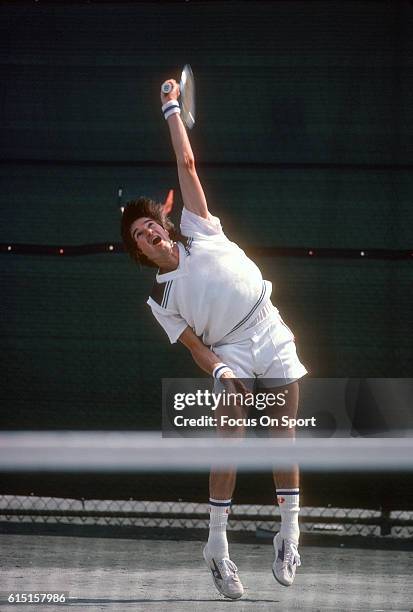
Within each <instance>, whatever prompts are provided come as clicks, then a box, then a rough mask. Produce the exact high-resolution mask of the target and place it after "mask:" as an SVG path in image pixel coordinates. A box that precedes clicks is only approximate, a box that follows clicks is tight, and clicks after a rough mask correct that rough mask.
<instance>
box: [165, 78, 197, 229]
mask: <svg viewBox="0 0 413 612" xmlns="http://www.w3.org/2000/svg"><path fill="white" fill-rule="evenodd" d="M167 83H170V84H171V85H172V90H171V91H170V92H169V93H168V94H164V93H162V91H161V101H162V105H163V104H166V102H168V101H170V100H177V99H178V97H179V85H178V83H177V82H176V81H174V80H173V79H168V81H167ZM167 121H168V127H169V131H170V134H171V140H172V146H173V148H174V151H175V155H176V162H177V166H178V178H179V185H180V188H181V193H182V199H183V202H184V206H185V208H187V209H188V210H190V211H191V212H193V213H195V214H196V215H199V216H200V217H203V218H204V219H207V218H208V206H207V201H206V198H205V194H204V190H203V189H202V185H201V182H200V180H199V178H198V174H197V172H196V168H195V158H194V154H193V152H192V148H191V143H190V142H189V138H188V133H187V131H186V129H185V126H184V124H183V122H182V119H181V117H180V116H179V114H178V113H174V114H172V115H170V116H169V117H168V119H167Z"/></svg>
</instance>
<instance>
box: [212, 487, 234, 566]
mask: <svg viewBox="0 0 413 612" xmlns="http://www.w3.org/2000/svg"><path fill="white" fill-rule="evenodd" d="M230 507H231V500H230V499H211V498H210V500H209V537H208V552H209V554H210V555H211V557H214V558H215V559H229V554H228V540H227V523H228V515H229V510H230Z"/></svg>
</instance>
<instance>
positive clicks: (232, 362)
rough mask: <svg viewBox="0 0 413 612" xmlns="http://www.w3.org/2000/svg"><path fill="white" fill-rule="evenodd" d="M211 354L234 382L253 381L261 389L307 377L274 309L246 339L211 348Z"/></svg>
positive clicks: (290, 336)
mask: <svg viewBox="0 0 413 612" xmlns="http://www.w3.org/2000/svg"><path fill="white" fill-rule="evenodd" d="M213 351H214V353H215V354H216V355H217V356H218V357H219V358H220V359H221V361H222V362H223V363H225V364H227V365H228V366H229V367H230V368H231V370H232V371H233V372H234V374H235V376H236V377H237V378H248V379H255V381H256V384H257V383H258V386H259V387H261V388H274V387H279V386H282V385H285V384H290V383H292V382H294V381H295V380H298V379H299V378H301V377H302V376H304V375H305V374H307V370H306V368H305V367H304V365H303V364H302V363H301V361H300V360H299V358H298V355H297V349H296V346H295V341H294V334H293V333H292V331H291V330H290V329H289V327H287V325H286V324H285V323H284V321H283V320H282V318H281V316H280V314H279V312H278V310H277V309H276V308H275V307H272V309H271V311H270V313H269V314H268V315H267V316H266V318H265V319H264V320H263V321H260V322H259V323H258V324H257V325H256V326H254V327H253V328H252V329H251V330H250V336H249V337H248V338H247V339H243V340H240V341H238V342H231V343H227V344H225V343H223V344H217V345H214V346H213Z"/></svg>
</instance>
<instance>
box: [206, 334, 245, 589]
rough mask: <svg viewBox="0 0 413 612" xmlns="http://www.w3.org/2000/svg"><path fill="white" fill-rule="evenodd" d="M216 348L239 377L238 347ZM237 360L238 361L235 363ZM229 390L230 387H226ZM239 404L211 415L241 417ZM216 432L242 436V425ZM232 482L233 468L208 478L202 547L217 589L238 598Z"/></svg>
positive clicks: (214, 472) (221, 388)
mask: <svg viewBox="0 0 413 612" xmlns="http://www.w3.org/2000/svg"><path fill="white" fill-rule="evenodd" d="M227 348H228V347H219V348H217V349H216V350H215V352H216V354H217V355H218V356H219V357H220V358H221V359H222V361H223V363H226V364H227V365H228V366H229V367H230V368H231V369H232V370H233V372H234V373H235V374H236V375H237V376H240V378H241V377H244V376H245V372H244V371H243V370H241V369H240V367H239V365H238V362H239V361H241V360H242V354H240V351H239V347H237V346H232V347H231V348H230V350H227ZM237 360H238V362H237ZM224 390H225V391H227V392H228V389H225V387H224V386H223V384H222V385H221V383H216V386H215V392H216V393H218V392H222V391H224ZM229 391H232V389H229ZM240 410H242V409H240V407H239V406H237V405H233V406H229V405H225V406H224V405H223V404H222V403H221V405H220V406H219V407H218V409H217V411H216V413H215V416H216V418H217V420H218V422H220V420H221V415H225V416H228V417H235V416H241V412H240ZM216 433H217V435H218V436H220V437H233V436H236V437H242V436H243V435H244V427H243V426H239V427H236V428H234V427H229V426H225V425H223V426H218V428H217V432H216ZM235 482H236V467H235V466H234V467H233V468H227V469H225V470H223V469H220V468H219V467H214V468H213V469H212V470H211V472H210V477H209V513H210V521H209V536H208V542H207V544H206V546H205V548H204V559H205V561H206V563H207V565H208V567H209V568H210V570H211V572H212V578H213V581H214V584H215V586H216V587H217V589H218V591H219V592H220V593H222V594H223V595H225V596H226V597H229V598H231V599H238V598H239V597H241V596H242V595H243V593H244V589H243V586H242V584H241V581H240V579H239V576H238V568H237V566H236V565H235V563H233V561H231V559H230V555H229V550H228V539H227V525H228V518H229V513H230V510H231V503H232V496H233V493H234V489H235Z"/></svg>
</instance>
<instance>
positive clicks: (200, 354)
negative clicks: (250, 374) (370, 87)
mask: <svg viewBox="0 0 413 612" xmlns="http://www.w3.org/2000/svg"><path fill="white" fill-rule="evenodd" d="M179 341H180V342H182V344H183V345H184V346H186V348H187V349H188V350H189V351H190V353H191V355H192V358H193V360H194V361H195V363H196V364H197V365H198V366H199V367H200V368H201V370H204V372H206V373H207V374H212V373H213V371H214V369H215V368H216V366H217V365H219V364H220V363H221V360H220V359H219V357H217V355H215V353H214V352H213V351H211V350H210V349H209V348H208V347H207V346H206V345H205V344H204V343H203V342H201V340H200V339H199V338H198V336H197V335H196V334H195V332H194V331H193V330H192V329H191V328H190V327H189V325H188V327H186V328H185V329H184V331H183V332H182V334H181V335H180V336H179ZM220 380H221V381H222V382H224V380H225V384H226V385H227V384H228V385H229V387H228V389H229V390H230V391H232V392H234V393H242V394H245V393H249V391H248V389H247V388H246V387H245V386H244V384H243V382H242V381H241V380H240V379H238V378H236V376H235V374H234V372H232V370H231V369H230V368H228V371H225V372H224V373H223V374H222V375H221V376H220Z"/></svg>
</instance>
